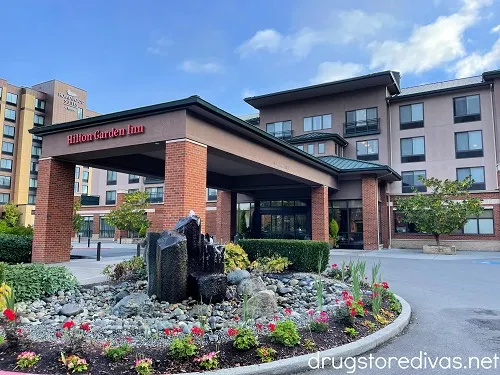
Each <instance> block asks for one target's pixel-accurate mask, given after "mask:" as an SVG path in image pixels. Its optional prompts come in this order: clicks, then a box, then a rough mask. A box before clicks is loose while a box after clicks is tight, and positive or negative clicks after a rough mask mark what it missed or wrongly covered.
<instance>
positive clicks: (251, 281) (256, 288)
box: [236, 276, 266, 296]
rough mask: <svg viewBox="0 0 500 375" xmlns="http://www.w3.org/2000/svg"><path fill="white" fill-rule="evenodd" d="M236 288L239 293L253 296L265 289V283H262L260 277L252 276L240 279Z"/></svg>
mask: <svg viewBox="0 0 500 375" xmlns="http://www.w3.org/2000/svg"><path fill="white" fill-rule="evenodd" d="M236 290H237V291H238V293H239V294H247V295H248V296H253V295H254V294H256V293H257V292H260V291H261V290H266V284H264V281H262V278H261V277H260V276H253V277H248V278H246V279H244V280H242V281H241V282H240V283H239V284H238V288H237V289H236Z"/></svg>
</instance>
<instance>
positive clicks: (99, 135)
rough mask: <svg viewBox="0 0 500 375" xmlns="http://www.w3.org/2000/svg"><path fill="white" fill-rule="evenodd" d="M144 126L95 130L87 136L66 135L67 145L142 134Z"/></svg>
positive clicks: (80, 134)
mask: <svg viewBox="0 0 500 375" xmlns="http://www.w3.org/2000/svg"><path fill="white" fill-rule="evenodd" d="M145 130H146V129H145V127H144V125H128V126H127V127H126V128H118V129H117V128H111V129H109V130H104V131H103V130H96V131H95V132H93V133H87V134H82V133H79V134H72V135H68V138H67V139H68V144H69V145H74V144H77V143H85V142H93V141H100V140H104V139H109V138H116V137H126V136H128V135H136V134H143V133H144V132H145Z"/></svg>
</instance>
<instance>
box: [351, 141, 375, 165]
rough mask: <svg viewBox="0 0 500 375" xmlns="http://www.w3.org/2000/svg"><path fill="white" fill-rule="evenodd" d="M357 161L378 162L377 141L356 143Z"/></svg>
mask: <svg viewBox="0 0 500 375" xmlns="http://www.w3.org/2000/svg"><path fill="white" fill-rule="evenodd" d="M356 156H357V158H358V160H378V139H369V140H366V141H358V142H356Z"/></svg>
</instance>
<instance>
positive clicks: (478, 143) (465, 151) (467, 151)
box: [455, 130, 483, 159]
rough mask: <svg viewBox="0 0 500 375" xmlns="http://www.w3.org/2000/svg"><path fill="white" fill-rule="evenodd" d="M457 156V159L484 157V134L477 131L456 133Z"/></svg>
mask: <svg viewBox="0 0 500 375" xmlns="http://www.w3.org/2000/svg"><path fill="white" fill-rule="evenodd" d="M455 156H456V158H457V159H464V158H477V157H481V156H483V132H482V131H481V130H475V131H471V132H460V133H455Z"/></svg>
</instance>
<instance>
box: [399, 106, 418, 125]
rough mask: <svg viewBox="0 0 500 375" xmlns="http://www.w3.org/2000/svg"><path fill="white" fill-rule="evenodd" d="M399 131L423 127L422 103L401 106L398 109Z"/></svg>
mask: <svg viewBox="0 0 500 375" xmlns="http://www.w3.org/2000/svg"><path fill="white" fill-rule="evenodd" d="M399 125H400V128H401V130H404V129H414V128H423V127H424V103H417V104H409V105H402V106H400V107H399Z"/></svg>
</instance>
